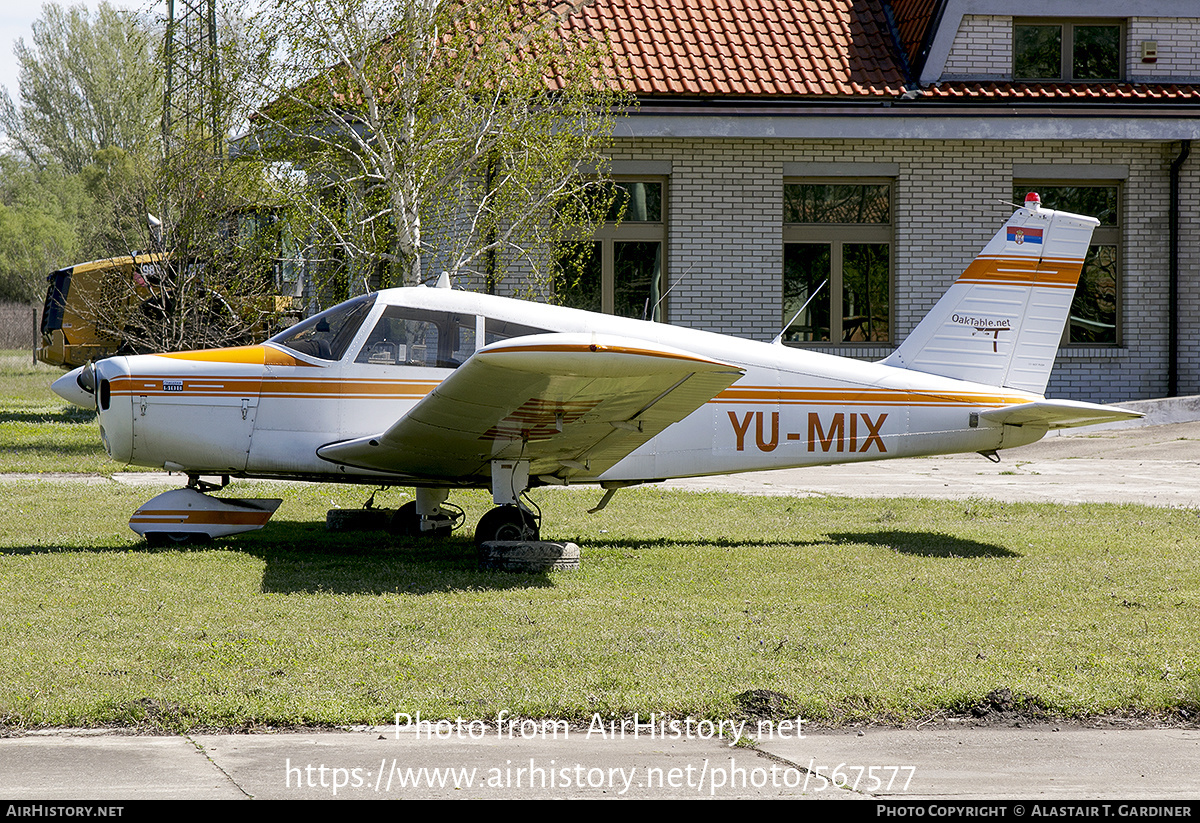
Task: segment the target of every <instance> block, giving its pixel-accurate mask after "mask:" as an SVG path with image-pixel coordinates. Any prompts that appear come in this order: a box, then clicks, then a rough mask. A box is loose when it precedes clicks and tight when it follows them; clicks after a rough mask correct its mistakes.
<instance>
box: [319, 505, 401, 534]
mask: <svg viewBox="0 0 1200 823" xmlns="http://www.w3.org/2000/svg"><path fill="white" fill-rule="evenodd" d="M390 524H391V517H390V516H389V514H388V512H387V511H386V510H385V509H330V510H329V511H327V512H325V528H326V529H327V530H328V531H331V532H369V531H376V530H382V529H386V528H389V527H390Z"/></svg>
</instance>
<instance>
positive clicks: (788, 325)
mask: <svg viewBox="0 0 1200 823" xmlns="http://www.w3.org/2000/svg"><path fill="white" fill-rule="evenodd" d="M828 282H829V281H828V280H822V281H821V285H819V286H817V288H816V290H815V291H813V293H812V294H810V295H809V296H808V299H807V300H805V301H804V305H803V306H801V307H800V310H799V311H798V312H796V313H795V314H793V315H792V319H791V320H789V321H787V323H785V324H784V325H783V328H782V329H780V331H779V334H777V335H775V339H774V340H772V341H771V343H772V345H775V346H778V345H781V344H782V343H783V336H784V335H785V334H787V330H788V329H790V328H791V327H792V324H793V323H795V322H796V318H797V317H799V316H800V315H802V314H804V310H805V309H807V308H808V304H809V303H811V302H812V301H813V298H815V297H816V296H817V295H818V294H820V293H821V289H823V288H825V284H826V283H828Z"/></svg>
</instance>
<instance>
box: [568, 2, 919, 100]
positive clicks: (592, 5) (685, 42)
mask: <svg viewBox="0 0 1200 823" xmlns="http://www.w3.org/2000/svg"><path fill="white" fill-rule="evenodd" d="M576 4H577V5H579V6H582V7H581V8H578V10H577V11H576V12H574V13H572V14H568V15H567V16H566V18H565V24H566V25H567V26H568V27H570V28H572V29H575V30H582V31H584V32H586V33H587V34H589V35H591V36H594V37H603V38H607V39H608V41H609V43H610V44H611V46H612V51H613V56H614V61H615V65H614V66H613V67H611V70H612V71H613V72H614V74H615V75H616V76H618V77H620V78H621V79H622V83H623V84H624V85H625V87H626V88H627V89H628V90H629V91H631V92H633V93H634V94H637V95H639V96H643V97H645V96H658V95H671V96H679V95H686V96H697V97H821V98H831V97H832V98H845V97H856V98H862V97H864V96H866V97H880V96H882V97H893V96H896V95H898V94H901V93H903V92H904V89H905V83H906V78H905V71H904V67H903V64H902V63H901V61H900V59H899V57H898V55H897V52H896V49H895V47H894V46H893V43H894V38H893V37H892V34H891V30H890V28H889V24H888V20H887V16H886V15H885V14H884V11H883V4H882V3H881V2H862V0H591V2H586V3H583V2H580V0H576ZM561 7H562V6H560V8H561Z"/></svg>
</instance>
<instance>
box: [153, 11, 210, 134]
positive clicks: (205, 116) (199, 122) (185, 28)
mask: <svg viewBox="0 0 1200 823" xmlns="http://www.w3.org/2000/svg"><path fill="white" fill-rule="evenodd" d="M163 62H164V64H165V65H164V69H165V73H166V83H165V91H164V93H163V116H162V130H163V146H164V151H165V152H166V153H167V155H168V156H170V155H172V154H174V153H175V152H178V151H179V150H181V149H183V148H184V147H185V146H187V147H191V148H199V147H201V146H204V145H206V144H207V145H209V146H211V150H212V153H213V156H214V157H221V156H222V154H223V153H224V150H225V131H224V129H223V128H222V117H221V102H222V100H221V96H222V95H221V72H220V60H218V59H217V5H216V0H167V33H166V42H165V43H164V48H163Z"/></svg>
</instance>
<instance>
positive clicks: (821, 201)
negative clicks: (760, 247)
mask: <svg viewBox="0 0 1200 823" xmlns="http://www.w3.org/2000/svg"><path fill="white" fill-rule="evenodd" d="M783 215H784V216H783V219H784V225H783V318H782V322H783V324H785V327H784V333H783V340H784V342H787V343H797V344H799V343H886V342H890V341H891V293H892V262H891V261H892V184H891V181H889V180H870V179H867V180H807V181H793V182H785V183H784V186H783Z"/></svg>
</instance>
